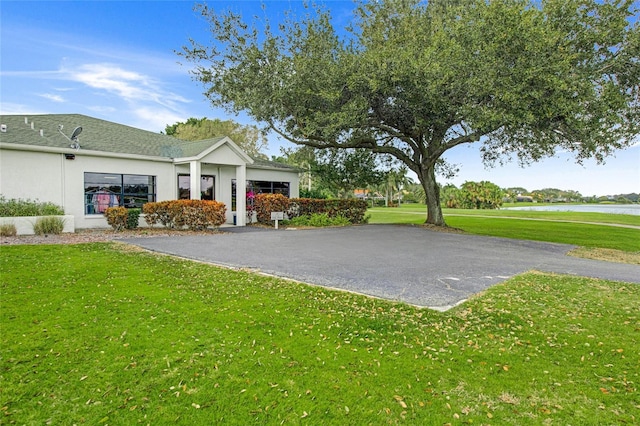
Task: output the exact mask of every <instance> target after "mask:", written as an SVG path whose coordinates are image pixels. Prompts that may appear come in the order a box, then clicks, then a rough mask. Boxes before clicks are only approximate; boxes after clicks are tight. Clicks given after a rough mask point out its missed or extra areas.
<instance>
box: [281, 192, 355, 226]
mask: <svg viewBox="0 0 640 426" xmlns="http://www.w3.org/2000/svg"><path fill="white" fill-rule="evenodd" d="M322 213H325V214H327V215H328V216H329V217H331V218H333V217H337V216H342V217H344V218H346V219H347V220H348V221H349V223H352V224H357V223H366V222H367V220H368V218H367V216H366V213H367V202H366V201H365V200H359V199H353V198H351V199H331V200H319V199H315V198H293V199H291V202H290V206H289V210H287V215H288V216H289V218H294V217H297V216H311V215H313V214H322Z"/></svg>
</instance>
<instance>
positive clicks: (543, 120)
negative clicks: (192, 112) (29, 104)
mask: <svg viewBox="0 0 640 426" xmlns="http://www.w3.org/2000/svg"><path fill="white" fill-rule="evenodd" d="M200 11H201V13H202V14H203V16H205V17H206V18H207V19H208V20H209V21H210V23H211V31H212V34H213V38H214V40H215V41H216V42H215V43H214V44H213V45H208V46H205V45H202V44H199V43H197V42H196V41H194V40H191V46H187V47H184V49H183V51H182V55H183V56H184V57H185V58H186V59H187V60H190V61H193V62H194V63H196V68H195V69H194V70H193V73H194V76H195V78H196V79H197V80H198V81H200V82H201V83H202V84H203V85H204V87H205V89H206V94H207V96H208V97H209V98H210V99H211V101H212V103H213V104H214V105H216V106H223V107H226V108H228V109H229V110H230V111H233V112H240V111H244V112H247V113H248V114H249V115H250V116H252V117H253V118H254V119H256V120H257V121H259V122H264V123H266V124H267V125H268V126H270V127H271V128H272V129H273V130H274V131H276V132H277V133H279V134H280V135H282V136H283V137H285V138H286V139H288V140H290V141H292V142H294V143H298V144H303V145H308V146H312V147H316V148H364V149H369V150H371V151H373V152H376V153H384V154H390V155H393V156H395V157H396V158H397V159H399V160H400V161H402V162H403V163H405V164H406V165H407V167H408V168H409V169H411V170H412V171H414V172H415V173H416V174H417V176H418V179H419V180H420V182H421V183H422V185H423V187H424V188H425V193H426V198H427V204H428V215H429V216H428V218H427V222H430V223H435V224H441V225H442V224H444V219H443V217H442V214H441V211H440V205H439V190H438V187H437V183H436V181H435V167H436V164H438V162H439V161H441V156H442V155H443V154H444V153H445V152H446V151H447V150H449V149H451V148H453V147H455V146H458V145H460V144H465V143H475V142H480V143H481V144H482V148H481V151H482V155H483V158H484V160H485V162H486V163H487V164H493V163H495V162H496V161H503V160H505V159H507V160H508V159H510V158H511V157H512V156H515V157H516V158H518V159H519V161H520V162H521V163H522V164H526V163H528V162H531V161H537V160H540V159H542V158H544V157H547V156H551V155H554V154H555V152H556V151H557V150H564V151H567V152H571V153H574V154H575V158H576V160H577V161H582V160H583V159H586V158H591V157H594V158H596V159H597V160H598V161H603V160H604V158H605V157H606V156H607V155H609V154H610V153H611V152H612V151H614V150H616V149H620V148H624V147H626V146H629V145H631V144H632V143H634V138H637V136H638V133H639V129H640V117H639V105H640V102H639V94H640V88H639V81H640V72H639V68H640V67H639V62H638V58H639V57H640V31H639V25H640V24H639V23H638V22H637V19H635V20H634V19H633V18H634V17H636V16H637V14H638V7H637V5H636V4H634V2H633V1H632V0H623V1H618V0H615V1H614V0H605V1H600V0H598V1H596V0H543V1H533V0H529V1H527V0H495V1H491V2H486V1H484V0H460V1H446V0H431V1H429V2H424V1H420V0H387V1H376V2H367V1H364V0H363V1H361V2H359V3H358V6H357V8H356V10H355V18H354V21H353V24H352V26H351V28H349V29H348V33H347V35H346V36H342V33H341V32H340V33H339V32H337V31H336V30H335V29H334V28H333V26H332V24H331V18H330V16H329V13H328V12H326V11H324V10H322V9H319V10H309V14H308V15H307V16H305V17H303V18H300V19H296V18H295V17H292V16H289V18H288V19H286V20H285V21H284V22H282V23H281V24H280V25H279V26H278V28H277V29H275V28H272V27H271V25H270V23H269V22H259V21H254V22H253V24H248V23H246V22H245V21H244V20H243V19H242V17H241V16H239V15H237V14H234V13H232V12H228V13H226V14H218V13H216V12H215V11H214V10H212V9H210V8H208V7H207V6H206V5H202V6H200ZM632 22H633V23H632Z"/></svg>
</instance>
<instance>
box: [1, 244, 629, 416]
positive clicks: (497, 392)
mask: <svg viewBox="0 0 640 426" xmlns="http://www.w3.org/2000/svg"><path fill="white" fill-rule="evenodd" d="M124 247H126V246H123V245H118V244H115V243H112V244H106V243H103V244H95V243H94V244H80V245H61V246H55V245H50V246H48V245H40V246H4V247H2V249H1V250H2V252H1V254H2V255H1V257H0V267H1V272H2V273H1V275H0V280H1V281H0V283H1V295H2V298H1V309H0V325H1V330H0V331H1V335H2V344H1V345H0V380H1V383H0V408H1V410H2V413H0V422H1V423H6V424H10V423H16V424H97V425H99V424H109V425H133V424H216V423H224V424H238V425H246V424H283V423H284V424H335V425H345V424H353V425H364V424H376V425H377V424H421V425H442V424H500V425H503V424H506V425H508V424H513V425H523V424H532V425H538V424H580V425H601V424H637V423H638V421H640V389H639V386H640V357H639V354H640V311H639V310H638V308H637V307H638V306H640V286H638V285H633V284H625V283H617V282H607V281H599V280H591V279H582V278H575V277H573V278H571V277H564V276H555V275H542V274H537V273H529V274H523V275H521V276H518V277H516V278H513V279H510V280H508V281H507V282H505V283H503V284H501V285H497V286H495V287H493V288H491V289H489V290H488V291H486V292H485V293H483V294H481V295H479V296H477V297H474V298H472V299H471V300H469V301H467V302H465V303H464V304H462V305H460V306H458V307H456V308H454V309H452V310H450V311H448V312H446V313H440V312H436V311H431V310H424V309H423V310H421V309H417V308H413V307H410V306H407V305H403V304H397V303H391V302H386V301H382V300H377V299H371V298H367V297H364V296H359V295H355V294H351V293H344V292H337V291H332V290H328V289H324V288H319V287H312V286H307V285H303V284H298V283H294V282H290V281H284V280H280V279H275V278H271V277H264V276H260V275H256V274H251V273H248V272H243V271H232V270H227V269H221V268H217V267H212V266H209V265H205V264H200V263H196V262H190V261H186V260H179V259H174V258H170V257H165V256H158V255H152V254H149V253H144V252H138V251H133V250H125V249H124ZM39 271H40V272H39ZM44 271H46V272H44Z"/></svg>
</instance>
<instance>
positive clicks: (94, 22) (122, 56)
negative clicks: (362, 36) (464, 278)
mask: <svg viewBox="0 0 640 426" xmlns="http://www.w3.org/2000/svg"><path fill="white" fill-rule="evenodd" d="M319 2H320V3H325V4H326V5H327V7H328V8H329V9H330V10H331V12H332V15H333V16H334V19H335V25H336V27H344V25H346V24H347V23H348V22H349V18H350V14H351V10H352V7H353V3H352V2H351V1H350V0H348V1H327V0H325V1H321V0H320V1H319ZM207 3H208V4H209V5H210V6H212V7H214V9H217V8H219V9H226V8H229V7H232V8H233V9H234V10H237V11H239V12H241V13H242V14H243V16H246V17H250V16H253V15H263V14H265V13H266V14H267V15H268V17H269V18H270V19H271V20H272V21H274V20H277V19H278V18H279V17H281V16H283V14H284V11H285V10H288V9H292V8H293V9H301V6H302V3H301V2H300V1H295V0H288V1H287V0H285V1H269V0H266V1H264V2H259V1H238V0H236V1H209V2H207ZM262 3H264V4H265V6H266V10H265V11H263V10H262V8H261V4H262ZM194 4H195V3H194V2H193V1H24V0H21V1H11V0H9V1H7V0H2V1H1V2H0V43H1V44H0V48H1V51H0V112H1V113H2V114H65V113H78V114H85V115H89V116H93V117H97V118H101V119H104V120H109V121H113V122H117V123H121V124H126V125H130V126H134V127H138V128H141V129H146V130H150V131H154V132H160V131H162V130H164V128H165V126H166V125H167V124H173V123H175V122H177V121H185V120H186V119H188V118H189V117H198V118H200V117H209V118H220V119H233V120H236V121H239V122H241V123H247V124H249V123H251V122H250V121H249V120H248V119H247V117H244V116H240V117H235V116H230V115H228V114H226V113H225V112H224V111H222V110H216V109H213V108H212V107H211V106H210V105H209V103H208V101H207V100H206V98H205V97H204V95H203V94H202V88H201V87H200V86H199V85H198V84H197V83H195V82H193V81H192V80H191V77H190V75H189V74H188V70H189V65H180V64H179V63H178V62H179V58H178V56H177V55H176V54H175V51H176V50H180V48H181V46H183V45H186V44H187V43H188V39H189V38H190V37H191V38H194V39H195V40H197V41H200V42H204V41H207V40H208V39H209V36H208V31H207V28H208V26H207V23H206V22H205V21H204V20H203V19H202V18H201V17H199V16H198V14H197V13H196V12H194V10H193V6H194ZM280 146H290V145H288V144H287V143H285V142H284V141H282V140H279V139H277V138H276V137H272V138H270V141H269V149H268V154H269V155H278V154H279V153H280ZM446 158H447V160H448V161H450V162H451V163H455V164H458V165H459V168H460V173H459V174H458V176H457V177H456V178H454V179H452V180H451V181H449V183H454V184H455V185H458V186H459V185H460V184H462V183H463V182H465V181H479V180H489V181H491V182H494V183H496V184H497V185H499V186H501V187H514V186H518V187H524V188H526V189H528V190H534V189H541V188H549V187H552V188H559V189H572V190H577V191H579V192H580V193H582V194H583V195H608V194H619V193H630V192H640V144H637V145H636V146H634V147H633V148H629V149H627V150H624V151H619V152H617V153H616V155H615V156H614V157H610V158H609V159H608V160H607V162H606V164H605V165H597V164H596V163H595V162H594V161H591V160H590V161H586V162H585V163H584V165H582V166H580V165H576V164H575V163H574V161H573V160H572V159H571V158H570V157H568V156H565V155H564V154H562V153H559V154H558V156H557V157H556V158H552V159H548V160H545V161H543V162H541V163H537V164H534V165H532V166H529V167H526V168H520V167H519V166H518V165H517V164H515V163H510V164H508V165H506V166H503V167H495V168H490V169H486V168H485V167H484V166H483V165H482V162H481V161H480V155H479V152H478V149H477V147H475V146H459V147H457V148H455V149H454V150H451V151H450V152H448V153H447V154H446ZM440 182H442V183H446V182H445V181H444V179H442V178H440Z"/></svg>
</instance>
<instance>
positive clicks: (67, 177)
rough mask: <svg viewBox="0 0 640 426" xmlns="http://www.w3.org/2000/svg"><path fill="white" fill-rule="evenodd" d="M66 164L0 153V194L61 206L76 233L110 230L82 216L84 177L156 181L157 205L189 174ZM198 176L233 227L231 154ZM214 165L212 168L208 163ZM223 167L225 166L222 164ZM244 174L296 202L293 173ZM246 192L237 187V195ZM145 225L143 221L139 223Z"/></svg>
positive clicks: (140, 166)
mask: <svg viewBox="0 0 640 426" xmlns="http://www.w3.org/2000/svg"><path fill="white" fill-rule="evenodd" d="M74 155H75V159H73V160H67V159H65V156H64V154H62V153H55V152H53V153H48V152H37V151H35V150H29V151H21V150H14V149H2V150H1V151H0V194H1V195H3V196H4V197H6V198H21V199H31V200H38V201H41V202H52V203H54V204H57V205H59V206H61V207H62V208H63V209H64V211H65V214H67V215H72V216H74V218H75V228H76V229H84V228H108V227H109V225H108V224H107V222H106V219H105V218H104V216H103V215H100V214H97V215H96V214H93V215H88V214H85V210H84V207H85V206H84V198H85V194H84V173H85V172H91V173H114V174H135V175H148V176H155V177H156V200H157V201H164V200H175V199H177V197H178V174H189V172H190V166H189V163H182V164H174V163H173V162H172V161H171V160H170V159H166V160H165V159H158V160H156V159H152V158H148V159H147V158H114V157H107V156H102V155H99V154H92V153H90V152H83V151H82V150H79V151H76V152H75V153H74ZM201 161H202V164H201V174H203V175H213V176H215V198H216V200H217V201H220V202H223V203H224V204H225V205H226V206H227V223H233V212H232V211H231V181H232V179H236V176H237V174H236V171H237V168H238V167H240V166H242V165H244V163H243V162H242V160H241V159H240V158H239V157H238V155H237V154H236V153H234V152H233V150H231V149H229V148H228V147H226V146H221V147H219V149H216V150H215V151H214V152H213V153H211V154H209V155H207V156H205V158H202V159H201ZM212 161H216V162H217V164H216V163H212ZM224 162H227V163H226V164H225V163H224ZM250 167H251V166H250V165H248V166H247V169H246V179H247V180H264V181H276V182H289V183H290V187H289V189H290V196H291V197H292V198H295V197H298V194H299V183H298V174H297V172H291V171H284V170H283V171H280V170H270V169H251V168H250ZM242 189H244V186H242V185H239V191H241V190H242ZM140 222H141V225H144V220H141V221H140Z"/></svg>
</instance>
